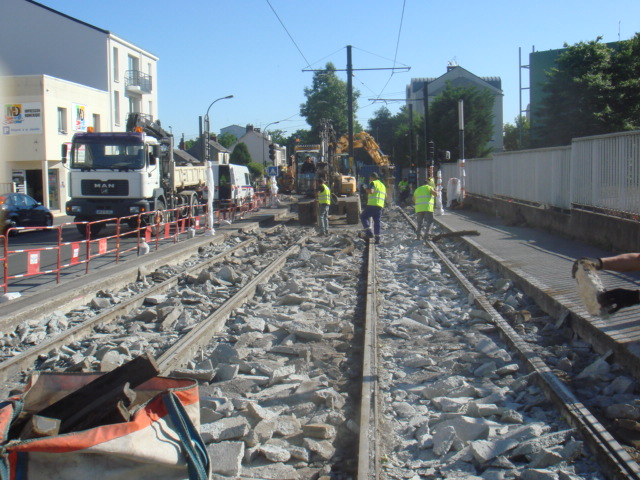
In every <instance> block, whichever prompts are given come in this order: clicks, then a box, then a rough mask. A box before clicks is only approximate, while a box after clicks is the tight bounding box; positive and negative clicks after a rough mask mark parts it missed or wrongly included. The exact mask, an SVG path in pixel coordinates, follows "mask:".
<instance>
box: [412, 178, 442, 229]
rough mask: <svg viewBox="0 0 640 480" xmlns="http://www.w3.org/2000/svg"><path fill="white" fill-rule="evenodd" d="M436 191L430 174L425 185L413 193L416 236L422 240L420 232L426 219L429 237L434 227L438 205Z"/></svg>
mask: <svg viewBox="0 0 640 480" xmlns="http://www.w3.org/2000/svg"><path fill="white" fill-rule="evenodd" d="M436 194H437V192H436V189H435V188H434V187H433V181H432V179H431V176H430V174H427V176H426V178H425V183H424V185H422V186H421V187H418V188H416V191H415V192H413V203H414V208H415V211H416V223H417V226H416V234H417V235H418V239H420V236H421V234H420V231H421V230H422V224H423V223H424V221H425V219H426V220H427V234H426V235H427V237H428V236H429V235H430V234H431V227H432V226H433V209H434V207H435V205H436Z"/></svg>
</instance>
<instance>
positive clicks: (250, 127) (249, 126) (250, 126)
mask: <svg viewBox="0 0 640 480" xmlns="http://www.w3.org/2000/svg"><path fill="white" fill-rule="evenodd" d="M248 132H253V125H247V133H248Z"/></svg>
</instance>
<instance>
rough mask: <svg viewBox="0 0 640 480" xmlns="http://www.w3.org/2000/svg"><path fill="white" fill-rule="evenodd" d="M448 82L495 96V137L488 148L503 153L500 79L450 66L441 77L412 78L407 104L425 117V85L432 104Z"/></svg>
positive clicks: (455, 86) (493, 111) (407, 92)
mask: <svg viewBox="0 0 640 480" xmlns="http://www.w3.org/2000/svg"><path fill="white" fill-rule="evenodd" d="M448 82H450V83H451V86H452V87H454V88H458V87H462V88H469V87H476V88H481V89H486V90H489V92H490V93H491V94H492V95H493V98H494V102H493V110H492V114H493V135H492V138H491V141H490V142H489V145H488V146H489V147H492V148H493V151H494V152H502V151H503V150H504V142H503V139H502V127H503V125H502V122H503V112H502V104H503V92H502V80H501V79H500V77H478V76H476V75H474V74H473V73H471V72H469V71H468V70H466V69H464V68H462V67H460V66H459V65H448V66H447V72H446V73H445V74H444V75H442V76H440V77H436V78H412V79H411V83H410V84H409V85H407V89H406V104H407V105H411V108H412V109H413V112H414V113H417V114H420V115H424V103H425V102H424V92H425V85H426V86H427V92H428V93H427V99H428V101H429V103H431V102H432V101H433V99H434V98H436V97H437V96H438V95H440V94H441V93H442V92H443V91H444V90H445V89H446V88H447V83H448Z"/></svg>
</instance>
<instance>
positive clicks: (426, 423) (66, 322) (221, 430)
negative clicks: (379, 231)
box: [0, 208, 638, 479]
mask: <svg viewBox="0 0 640 480" xmlns="http://www.w3.org/2000/svg"><path fill="white" fill-rule="evenodd" d="M408 220H410V219H408V218H406V217H405V216H403V215H402V213H401V211H400V210H399V209H395V208H390V209H388V211H387V212H385V230H384V235H383V240H382V243H381V245H380V246H378V247H374V246H373V245H368V244H367V243H366V242H365V241H364V240H361V239H359V238H358V236H357V234H356V232H354V231H343V232H341V233H334V234H332V235H330V236H328V237H317V236H314V235H313V232H312V231H310V230H309V229H304V228H300V227H283V226H280V227H276V228H274V229H271V230H269V231H264V232H261V233H258V234H256V235H253V236H252V235H245V236H244V237H230V238H227V239H226V241H225V242H222V243H221V244H220V245H218V246H213V245H210V246H208V247H203V246H201V247H200V248H199V250H200V251H199V252H194V254H198V253H199V255H194V257H193V258H191V259H190V260H189V261H188V262H187V263H185V264H183V265H175V266H168V265H167V266H165V267H162V268H160V269H158V270H156V271H154V272H150V273H149V274H148V275H146V276H143V277H141V278H139V279H138V282H135V283H134V284H131V285H129V286H127V287H126V288H125V289H124V290H118V291H107V290H104V291H102V292H96V298H95V299H94V300H93V301H92V302H91V305H86V306H82V307H74V308H73V309H71V310H70V311H68V312H63V311H60V312H57V313H50V314H49V315H48V316H47V317H46V318H42V319H35V318H34V319H31V320H29V321H28V322H26V323H25V322H22V323H20V324H19V325H16V326H15V328H14V330H13V331H12V332H11V333H5V336H4V346H3V348H2V350H1V353H2V355H3V356H4V361H2V363H1V364H0V375H1V376H2V377H3V379H4V380H5V390H7V392H6V393H8V390H9V389H12V388H20V386H21V384H22V383H23V382H24V380H25V379H26V377H27V376H28V375H29V374H30V373H32V372H33V371H35V370H52V371H79V372H80V371H85V372H89V371H107V370H110V369H112V368H114V367H115V366H117V365H119V364H121V363H122V362H124V361H126V360H127V359H129V358H132V357H135V356H136V355H139V354H141V353H143V352H149V353H151V355H153V356H154V357H155V358H156V359H157V361H158V364H159V366H160V369H161V372H162V374H165V375H173V376H183V377H189V378H195V379H196V380H198V382H199V385H200V387H199V389H200V400H201V419H200V430H201V435H202V437H203V439H204V440H205V442H206V443H207V445H208V447H207V448H208V451H209V454H210V456H211V458H212V465H213V469H214V475H215V476H216V477H215V478H224V477H232V478H268V479H281V478H300V479H312V478H336V479H348V478H356V477H357V478H362V479H365V478H389V479H391V478H398V479H404V478H407V479H414V478H415V479H418V478H433V479H439V478H471V479H473V478H484V479H502V478H523V479H578V478H589V479H597V478H638V467H637V465H636V463H635V462H634V460H633V459H634V458H635V457H636V453H635V449H634V442H633V435H631V433H632V432H633V431H634V430H633V424H632V423H631V420H630V419H629V418H627V417H628V416H631V415H632V412H631V410H632V409H633V408H634V407H635V398H636V396H635V391H634V389H635V381H634V379H632V378H631V377H630V376H627V375H625V372H624V371H623V369H622V368H621V367H619V366H616V365H612V364H609V363H608V362H607V358H606V357H602V356H598V355H596V354H595V353H593V352H592V351H591V350H590V348H589V345H587V344H586V343H584V342H581V341H580V340H579V339H578V338H577V337H576V336H575V335H574V334H572V332H571V331H570V330H569V327H568V326H567V325H565V322H563V319H554V318H551V317H549V316H548V315H546V314H545V313H544V312H543V311H542V310H541V309H540V308H539V307H537V306H536V305H535V304H533V303H532V302H531V301H530V300H529V299H527V298H526V296H525V295H523V294H522V293H521V292H519V291H518V288H517V285H513V283H512V282H509V281H507V280H505V279H502V278H500V277H499V276H498V275H496V274H495V273H493V272H492V271H491V270H489V269H488V268H486V267H484V266H483V265H482V262H480V261H479V260H478V259H475V258H473V257H472V256H471V255H470V254H469V253H468V251H467V250H466V248H465V246H464V244H463V243H462V242H460V241H456V240H447V242H437V243H434V242H427V243H426V244H425V242H423V241H419V240H417V239H416V238H415V233H414V232H413V230H412V226H411V224H410V221H408ZM439 243H443V245H442V248H439ZM185 248H187V247H185ZM43 332H44V335H43ZM27 345H33V346H31V347H29V348H24V346H27ZM625 415H626V417H625ZM607 428H609V429H610V430H611V433H610V432H609V431H608V430H607ZM621 432H626V436H625V435H623V434H621ZM619 442H620V443H619Z"/></svg>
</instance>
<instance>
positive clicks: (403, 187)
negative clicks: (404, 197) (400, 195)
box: [398, 180, 409, 192]
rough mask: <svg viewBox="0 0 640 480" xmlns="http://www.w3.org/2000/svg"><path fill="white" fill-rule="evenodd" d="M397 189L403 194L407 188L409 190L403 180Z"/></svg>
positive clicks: (407, 183)
mask: <svg viewBox="0 0 640 480" xmlns="http://www.w3.org/2000/svg"><path fill="white" fill-rule="evenodd" d="M398 188H399V189H400V191H401V192H404V191H405V190H406V189H407V188H409V182H405V181H404V180H401V181H400V183H398Z"/></svg>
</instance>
